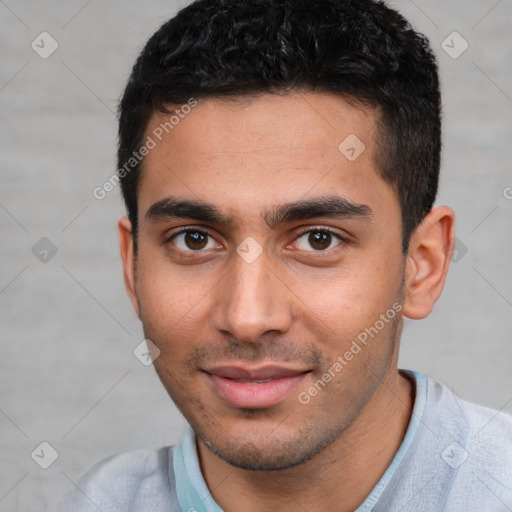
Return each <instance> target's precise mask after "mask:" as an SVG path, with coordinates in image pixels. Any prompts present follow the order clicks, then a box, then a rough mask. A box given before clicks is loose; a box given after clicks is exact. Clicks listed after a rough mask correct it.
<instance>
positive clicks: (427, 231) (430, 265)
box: [402, 206, 455, 320]
mask: <svg viewBox="0 0 512 512" xmlns="http://www.w3.org/2000/svg"><path fill="white" fill-rule="evenodd" d="M454 245H455V213H454V212H453V210H452V209H451V208H449V207H448V206H439V207H437V208H434V209H433V210H432V211H431V212H430V213H429V214H428V215H427V216H426V217H425V218H424V219H423V221H422V222H421V224H420V225H419V226H418V227H417V228H416V230H415V231H414V233H413V235H412V236H411V240H410V243H409V250H408V252H407V261H406V270H405V301H404V307H403V310H402V313H403V314H404V315H405V316H406V317H408V318H412V319H415V320H418V319H420V318H425V317H427V316H428V315H429V314H430V313H431V312H432V309H433V308H434V304H435V302H436V301H437V299H438V298H439V296H440V295H441V292H442V290H443V287H444V283H445V281H446V275H447V274H448V267H449V266H450V260H451V256H452V253H453V250H454Z"/></svg>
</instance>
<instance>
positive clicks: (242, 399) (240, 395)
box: [204, 365, 310, 409]
mask: <svg viewBox="0 0 512 512" xmlns="http://www.w3.org/2000/svg"><path fill="white" fill-rule="evenodd" d="M204 371H205V373H206V376H207V378H208V381H209V383H210V386H211V388H212V390H213V392H214V393H215V394H216V395H217V396H218V397H219V398H220V399H221V400H222V401H224V402H225V403H227V404H228V405H230V406H232V407H235V408H242V409H264V408H269V407H272V406H275V405H277V404H279V403H281V402H282V401H284V400H285V399H286V398H287V397H288V396H289V395H290V394H291V392H292V391H293V390H294V389H295V388H296V387H297V386H298V385H299V384H300V383H301V382H302V381H303V380H304V378H306V375H307V374H308V373H309V371H310V370H309V369H294V368H286V367H279V366H270V365H268V366H260V367H258V368H248V367H241V366H217V367H212V368H208V369H207V370H204Z"/></svg>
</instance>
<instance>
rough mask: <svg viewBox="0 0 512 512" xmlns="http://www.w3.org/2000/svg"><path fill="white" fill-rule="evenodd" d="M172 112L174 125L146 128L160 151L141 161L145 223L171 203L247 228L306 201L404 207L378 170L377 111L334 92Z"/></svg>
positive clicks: (156, 120)
mask: <svg viewBox="0 0 512 512" xmlns="http://www.w3.org/2000/svg"><path fill="white" fill-rule="evenodd" d="M170 110H171V111H172V110H177V112H176V114H175V115H174V117H173V118H172V119H171V118H170V116H169V115H166V114H162V113H155V114H154V115H153V117H152V118H151V120H150V122H149V124H148V127H147V130H146V136H145V137H146V138H148V137H149V138H151V139H152V140H153V142H154V148H153V149H151V151H149V153H148V154H147V155H146V157H145V159H144V162H143V172H142V175H141V179H140V182H139V188H138V202H139V217H141V216H144V214H145V212H146V211H147V210H148V209H149V208H150V207H151V205H152V204H154V203H155V202H157V201H160V200H162V199H164V198H165V197H168V196H173V197H183V198H189V199H192V198H193V199H196V200H202V201H205V202H209V203H215V204H217V205H219V206H220V207H221V208H222V209H223V210H224V211H226V212H230V213H231V214H232V215H233V216H234V218H236V217H237V216H238V218H239V219H240V222H242V221H243V220H244V217H245V216H250V215H251V213H254V214H258V215H259V216H260V218H261V211H262V209H263V208H264V207H269V206H271V205H272V206H273V205H276V204H283V203H287V202H290V201H294V200H295V201H296V200H298V199H301V198H304V197H306V198H307V197H308V195H310V196H318V195H323V196H325V195H330V196H332V195H333V194H335V195H339V196H341V197H345V198H346V199H348V200H350V201H351V202H353V203H359V204H365V203H366V204H367V203H375V205H376V206H379V204H380V206H381V207H385V206H388V207H389V206H391V207H392V208H394V209H395V210H396V209H397V208H398V201H397V199H396V198H395V197H394V192H393V190H392V189H391V187H390V186H389V185H388V184H387V183H386V182H384V181H383V180H382V178H381V177H380V176H379V175H378V173H377V172H376V170H375V169H376V166H375V161H374V160H375V158H374V157H375V153H376V144H377V143H378V134H377V129H376V126H377V125H376V113H375V112H374V111H373V110H371V109H363V108H362V107H359V106H353V105H351V104H349V103H348V102H347V101H345V100H344V99H342V98H340V97H338V96H334V95H332V94H326V93H321V94H318V93H317V94H315V93H292V94H289V95H286V96H277V95H271V94H264V95H260V96H257V97H255V98H251V99H243V100H239V99H232V98H229V99H219V98H213V99H202V100H198V102H197V105H196V106H194V107H191V108H183V107H182V106H181V107H180V106H179V105H178V106H173V108H172V109H170ZM171 121H172V122H171ZM386 195H387V196H389V197H387V199H388V201H387V202H386V200H385V199H386V198H385V197H383V196H386ZM390 201H391V202H390ZM393 201H394V202H395V203H396V204H395V205H394V206H393V205H392V202H393ZM387 203H389V204H387ZM267 209H268V208H267ZM241 212H243V215H242V216H240V213H241Z"/></svg>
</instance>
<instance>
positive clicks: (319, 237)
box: [297, 229, 343, 251]
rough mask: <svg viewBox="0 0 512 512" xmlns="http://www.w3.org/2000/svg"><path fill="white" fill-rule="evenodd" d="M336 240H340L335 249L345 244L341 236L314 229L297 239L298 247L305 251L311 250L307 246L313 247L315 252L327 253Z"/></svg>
mask: <svg viewBox="0 0 512 512" xmlns="http://www.w3.org/2000/svg"><path fill="white" fill-rule="evenodd" d="M301 239H302V241H301ZM334 239H337V240H338V243H337V244H336V245H335V246H334V247H336V246H337V245H339V244H340V243H342V242H343V239H342V237H341V236H339V235H337V234H335V233H333V232H331V231H329V230H325V229H312V230H309V231H306V232H304V233H303V234H302V235H301V236H300V237H299V238H297V246H298V248H299V249H301V250H303V251H310V250H311V249H310V248H308V247H306V246H307V245H309V246H310V247H313V250H314V251H325V250H326V249H329V248H332V247H330V246H331V244H332V243H333V241H335V240H334Z"/></svg>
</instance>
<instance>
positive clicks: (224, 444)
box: [192, 425, 344, 471]
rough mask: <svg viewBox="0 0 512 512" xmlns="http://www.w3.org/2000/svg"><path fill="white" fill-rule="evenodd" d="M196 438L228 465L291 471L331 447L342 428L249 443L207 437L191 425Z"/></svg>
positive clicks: (314, 430) (261, 469) (311, 430)
mask: <svg viewBox="0 0 512 512" xmlns="http://www.w3.org/2000/svg"><path fill="white" fill-rule="evenodd" d="M192 428H193V429H194V431H195V433H196V435H197V437H198V438H199V439H200V440H201V441H202V442H203V443H204V444H205V445H206V446H207V447H208V449H209V450H210V451H211V452H212V453H213V454H214V455H216V456H217V457H219V458H220V459H222V460H224V461H225V462H227V463H228V464H230V465H231V466H234V467H236V468H240V469H246V470H249V471H279V470H283V469H288V468H292V467H294V466H297V465H299V464H302V463H304V462H307V461H309V460H311V459H312V458H313V457H315V455H317V454H318V453H320V452H321V451H322V450H323V449H324V448H325V447H326V446H328V445H329V444H331V443H332V442H333V441H334V440H335V439H336V438H337V437H338V436H339V435H340V432H341V431H342V430H344V429H343V428H342V429H333V428H331V429H325V427H324V429H318V428H316V429H310V431H309V432H308V431H306V430H304V429H303V430H301V431H299V432H296V433H295V434H294V435H292V436H291V437H290V436H289V437H287V438H285V437H281V438H279V437H277V436H276V437H273V438H272V439H270V438H269V436H265V435H264V434H261V438H260V439H258V438H257V437H258V436H257V435H256V436H255V439H253V440H252V441H248V440H247V437H245V436H244V437H242V435H239V436H238V437H235V438H233V437H231V438H229V439H227V440H220V439H218V438H217V437H216V436H212V435H211V431H209V432H208V434H206V435H205V432H204V430H203V429H202V428H200V427H199V428H196V427H195V426H194V425H192Z"/></svg>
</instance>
